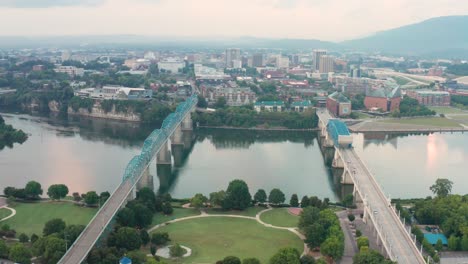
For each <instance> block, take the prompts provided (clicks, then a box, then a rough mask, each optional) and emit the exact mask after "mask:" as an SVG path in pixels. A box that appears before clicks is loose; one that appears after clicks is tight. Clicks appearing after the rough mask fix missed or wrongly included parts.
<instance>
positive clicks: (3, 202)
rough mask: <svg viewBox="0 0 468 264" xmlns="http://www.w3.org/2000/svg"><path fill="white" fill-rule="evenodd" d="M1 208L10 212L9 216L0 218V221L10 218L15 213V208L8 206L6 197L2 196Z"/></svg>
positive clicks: (0, 199)
mask: <svg viewBox="0 0 468 264" xmlns="http://www.w3.org/2000/svg"><path fill="white" fill-rule="evenodd" d="M2 208H4V209H7V210H10V211H11V214H10V215H9V216H7V217H4V218H2V219H0V222H3V221H5V220H7V219H10V218H12V217H13V216H15V215H16V210H15V209H13V208H10V207H8V204H7V202H6V199H5V198H3V197H1V198H0V209H2Z"/></svg>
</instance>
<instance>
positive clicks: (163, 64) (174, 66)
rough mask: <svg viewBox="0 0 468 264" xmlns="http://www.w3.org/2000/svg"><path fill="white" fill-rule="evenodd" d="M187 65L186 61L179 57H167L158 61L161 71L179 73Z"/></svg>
mask: <svg viewBox="0 0 468 264" xmlns="http://www.w3.org/2000/svg"><path fill="white" fill-rule="evenodd" d="M184 67H185V62H183V61H181V60H180V59H178V58H166V59H165V60H163V61H160V62H158V69H159V71H165V72H170V73H178V72H180V71H182V69H183V68H184Z"/></svg>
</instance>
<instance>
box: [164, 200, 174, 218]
mask: <svg viewBox="0 0 468 264" xmlns="http://www.w3.org/2000/svg"><path fill="white" fill-rule="evenodd" d="M173 211H174V209H172V204H171V202H165V203H164V204H163V205H162V212H163V213H164V214H166V215H170V214H172V212H173Z"/></svg>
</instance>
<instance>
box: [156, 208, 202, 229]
mask: <svg viewBox="0 0 468 264" xmlns="http://www.w3.org/2000/svg"><path fill="white" fill-rule="evenodd" d="M199 214H200V211H199V210H197V209H193V208H189V209H184V208H174V212H173V213H172V214H171V215H164V214H162V213H156V214H155V215H154V217H153V222H151V226H155V225H159V224H161V223H164V222H167V221H171V220H174V219H177V218H182V217H186V216H192V215H199Z"/></svg>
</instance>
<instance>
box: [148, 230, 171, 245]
mask: <svg viewBox="0 0 468 264" xmlns="http://www.w3.org/2000/svg"><path fill="white" fill-rule="evenodd" d="M169 241H171V239H170V238H169V234H168V233H166V232H164V233H159V232H158V233H153V234H152V235H151V243H152V244H153V245H155V246H157V247H160V246H164V245H166V244H167V243H168V242H169Z"/></svg>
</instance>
